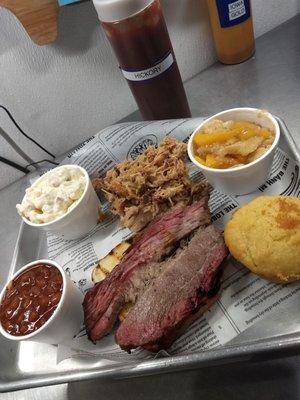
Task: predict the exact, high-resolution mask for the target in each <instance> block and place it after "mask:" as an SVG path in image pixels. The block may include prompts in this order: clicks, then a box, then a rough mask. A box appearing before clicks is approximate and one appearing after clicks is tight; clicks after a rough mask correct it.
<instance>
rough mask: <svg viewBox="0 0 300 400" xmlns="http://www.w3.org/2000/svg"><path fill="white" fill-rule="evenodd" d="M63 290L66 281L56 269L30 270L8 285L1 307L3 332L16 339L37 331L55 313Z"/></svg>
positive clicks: (48, 266)
mask: <svg viewBox="0 0 300 400" xmlns="http://www.w3.org/2000/svg"><path fill="white" fill-rule="evenodd" d="M62 290H63V278H62V275H61V273H60V271H59V270H58V269H57V268H56V267H54V266H52V265H46V264H36V265H33V266H32V267H29V268H28V269H26V270H25V271H24V272H22V273H21V274H20V275H18V276H17V277H16V278H14V279H13V280H12V281H11V282H10V283H9V284H8V285H7V288H6V292H5V294H4V296H3V298H2V302H1V305H0V322H1V324H2V327H3V329H4V330H5V331H6V332H8V333H9V334H11V335H14V336H23V335H28V334H29V333H32V332H34V331H36V330H37V329H39V328H40V327H41V326H42V325H44V324H45V323H46V321H48V319H49V318H50V317H51V315H52V314H53V313H54V311H55V309H56V308H57V305H58V303H59V301H60V299H61V295H62Z"/></svg>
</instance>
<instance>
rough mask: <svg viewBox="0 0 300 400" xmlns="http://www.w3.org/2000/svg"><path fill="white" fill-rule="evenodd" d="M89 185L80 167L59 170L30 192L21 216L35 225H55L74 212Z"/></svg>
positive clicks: (27, 191)
mask: <svg viewBox="0 0 300 400" xmlns="http://www.w3.org/2000/svg"><path fill="white" fill-rule="evenodd" d="M86 185H87V182H86V178H85V175H84V174H83V172H82V171H81V170H80V169H78V168H76V167H70V166H66V167H62V168H57V169H56V168H55V169H54V170H53V171H52V172H50V173H49V174H47V175H45V176H44V177H43V178H41V179H40V181H39V182H38V183H36V184H35V185H33V186H31V187H29V188H27V189H26V194H25V196H24V199H23V201H22V203H21V204H17V206H16V207H17V210H18V213H19V214H20V215H21V216H22V217H25V218H27V219H28V220H29V221H30V222H32V223H35V224H43V223H46V222H51V221H54V220H56V219H57V218H59V217H61V216H63V215H64V214H66V213H67V212H68V211H70V210H71V209H72V208H73V207H74V206H75V205H76V204H77V202H78V200H79V199H80V198H81V196H82V194H83V192H84V189H85V187H86Z"/></svg>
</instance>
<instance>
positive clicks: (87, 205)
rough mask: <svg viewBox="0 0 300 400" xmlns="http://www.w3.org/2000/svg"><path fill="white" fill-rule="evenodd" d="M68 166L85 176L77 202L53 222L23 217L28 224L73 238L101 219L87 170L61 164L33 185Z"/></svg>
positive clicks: (66, 237)
mask: <svg viewBox="0 0 300 400" xmlns="http://www.w3.org/2000/svg"><path fill="white" fill-rule="evenodd" d="M66 167H67V168H69V167H72V168H78V169H79V170H80V171H81V172H82V173H83V174H84V176H85V180H86V186H85V189H84V192H83V194H82V196H81V198H80V199H79V200H78V202H77V204H76V205H75V206H74V207H73V208H71V210H69V211H68V212H67V213H66V214H64V215H62V216H61V217H59V218H57V219H56V220H54V221H51V222H45V223H43V224H35V223H33V222H31V221H29V220H28V219H27V218H25V217H22V219H23V221H24V222H25V223H26V224H27V225H30V226H33V227H35V228H39V229H42V230H44V231H48V232H52V233H55V234H56V235H58V236H60V237H62V238H63V239H67V240H72V239H79V238H81V237H83V236H85V235H86V234H87V233H88V232H90V231H91V230H92V229H93V228H94V227H95V226H96V224H97V222H98V219H99V206H100V201H99V199H98V196H97V194H96V192H95V190H94V188H93V185H92V183H91V180H90V178H89V175H88V173H87V171H86V170H85V169H84V168H82V167H80V166H79V165H61V166H59V167H56V168H53V169H52V170H50V171H48V172H46V174H44V175H42V176H41V177H40V178H39V179H37V180H36V181H35V182H34V183H33V184H32V185H31V187H34V186H35V185H36V184H37V183H38V182H40V180H41V179H44V178H45V176H47V175H48V174H51V173H52V172H53V171H54V170H58V169H62V168H66ZM25 196H26V195H25ZM25 196H24V197H25ZM22 201H23V200H22Z"/></svg>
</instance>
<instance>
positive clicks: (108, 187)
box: [93, 137, 207, 232]
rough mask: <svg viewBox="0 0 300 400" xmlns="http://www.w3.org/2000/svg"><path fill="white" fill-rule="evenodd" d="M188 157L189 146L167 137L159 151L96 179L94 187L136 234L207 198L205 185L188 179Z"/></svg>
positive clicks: (122, 221)
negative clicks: (160, 218)
mask: <svg viewBox="0 0 300 400" xmlns="http://www.w3.org/2000/svg"><path fill="white" fill-rule="evenodd" d="M186 154H187V153H186V144H184V143H182V142H178V141H177V140H175V139H174V138H170V137H166V138H165V139H164V140H162V141H161V143H160V144H159V146H158V147H157V148H155V147H154V146H150V147H148V148H147V149H146V150H145V151H144V153H143V154H141V155H140V156H139V157H137V158H136V159H135V160H126V161H123V162H121V163H120V164H118V165H116V166H115V168H113V169H111V170H109V171H108V172H107V173H106V175H105V176H104V177H103V178H95V179H94V180H93V186H94V188H95V190H96V192H99V191H103V192H104V194H105V196H106V198H107V199H108V201H109V202H110V203H111V211H112V213H114V214H116V215H118V216H119V217H120V219H121V223H122V225H123V226H125V227H127V228H130V229H131V230H133V231H135V232H137V231H139V230H141V229H142V228H143V227H144V226H145V225H147V224H148V222H150V221H151V220H152V219H153V218H154V217H155V216H156V215H157V214H159V213H161V212H164V211H166V210H168V209H169V208H171V207H173V206H176V205H189V204H191V203H192V202H193V201H195V200H198V199H199V198H201V197H203V195H206V193H207V185H206V183H204V182H192V181H191V180H190V178H189V176H188V170H187V164H186Z"/></svg>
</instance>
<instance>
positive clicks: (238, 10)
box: [216, 0, 251, 28]
mask: <svg viewBox="0 0 300 400" xmlns="http://www.w3.org/2000/svg"><path fill="white" fill-rule="evenodd" d="M216 3H217V8H218V13H219V20H220V25H221V27H222V28H227V27H229V26H234V25H237V24H240V23H241V22H244V21H246V19H248V18H249V17H250V14H251V10H250V0H236V1H232V0H216Z"/></svg>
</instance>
